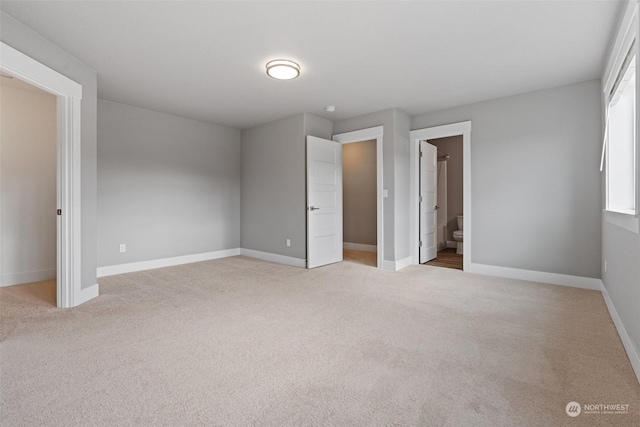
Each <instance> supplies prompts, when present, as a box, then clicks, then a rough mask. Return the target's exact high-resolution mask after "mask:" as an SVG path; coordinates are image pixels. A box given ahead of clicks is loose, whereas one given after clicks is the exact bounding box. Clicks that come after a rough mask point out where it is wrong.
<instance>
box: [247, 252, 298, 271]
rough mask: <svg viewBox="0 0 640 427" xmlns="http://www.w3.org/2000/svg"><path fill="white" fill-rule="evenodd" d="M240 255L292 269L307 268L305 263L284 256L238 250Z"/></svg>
mask: <svg viewBox="0 0 640 427" xmlns="http://www.w3.org/2000/svg"><path fill="white" fill-rule="evenodd" d="M240 255H245V256H248V257H251V258H258V259H261V260H264V261H271V262H277V263H278V264H285V265H291V266H293V267H300V268H307V261H306V260H304V259H300V258H294V257H290V256H285V255H278V254H272V253H271V252H262V251H254V250H253V249H245V248H242V249H240Z"/></svg>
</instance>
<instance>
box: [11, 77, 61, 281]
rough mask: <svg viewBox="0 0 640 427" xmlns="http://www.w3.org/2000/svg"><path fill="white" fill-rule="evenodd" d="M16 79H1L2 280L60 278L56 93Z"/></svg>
mask: <svg viewBox="0 0 640 427" xmlns="http://www.w3.org/2000/svg"><path fill="white" fill-rule="evenodd" d="M16 83H17V79H13V80H9V79H5V78H3V79H0V101H1V102H0V112H1V113H0V153H1V154H0V186H1V190H0V191H1V194H2V204H1V207H2V211H1V214H0V230H1V232H0V235H1V236H2V239H0V272H2V277H1V278H0V279H2V280H1V282H0V284H1V285H7V286H8V285H16V284H20V283H29V282H35V281H41V280H49V279H55V278H56V214H55V212H56V207H57V206H56V158H57V150H56V146H57V135H58V133H57V118H56V117H57V114H56V109H57V107H56V97H55V96H53V95H51V94H49V93H47V92H44V91H41V90H39V89H36V88H34V87H33V86H31V87H25V88H22V87H15V86H14V85H15V84H16ZM24 86H28V85H26V84H24Z"/></svg>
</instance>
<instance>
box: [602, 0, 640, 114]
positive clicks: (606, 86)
mask: <svg viewBox="0 0 640 427" xmlns="http://www.w3.org/2000/svg"><path fill="white" fill-rule="evenodd" d="M637 8H638V0H632V1H630V2H628V3H627V7H626V9H625V12H624V16H623V18H622V22H621V23H620V27H619V29H618V32H617V34H616V40H615V43H614V44H613V48H612V49H611V54H610V55H609V58H607V65H606V67H605V71H604V73H603V75H602V90H603V92H604V93H605V94H606V98H605V100H606V102H607V103H608V102H609V93H610V92H611V89H612V88H613V85H614V83H615V80H616V78H617V77H618V70H619V69H620V67H622V63H623V62H624V60H625V58H626V56H627V53H628V52H629V48H630V47H631V44H632V43H633V40H634V38H635V36H636V34H637V31H638V30H637V25H636V23H637V21H636V18H637V11H636V10H637Z"/></svg>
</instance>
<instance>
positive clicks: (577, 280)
mask: <svg viewBox="0 0 640 427" xmlns="http://www.w3.org/2000/svg"><path fill="white" fill-rule="evenodd" d="M465 237H466V236H465ZM471 273H475V274H483V275H485V276H496V277H505V278H508V279H518V280H527V281H529V282H539V283H548V284H551V285H560V286H570V287H573V288H582V289H591V290H595V291H599V290H600V287H601V286H600V283H601V282H602V281H601V280H600V279H594V278H592V277H582V276H572V275H569V274H558V273H547V272H544V271H533V270H521V269H519V268H509V267H499V266H496V265H486V264H476V263H472V264H471Z"/></svg>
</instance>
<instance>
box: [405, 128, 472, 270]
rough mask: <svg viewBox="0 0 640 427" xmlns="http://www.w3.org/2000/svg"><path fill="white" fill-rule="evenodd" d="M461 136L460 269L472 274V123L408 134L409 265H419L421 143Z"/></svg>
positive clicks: (415, 131)
mask: <svg viewBox="0 0 640 427" xmlns="http://www.w3.org/2000/svg"><path fill="white" fill-rule="evenodd" d="M457 135H462V169H463V171H462V182H463V184H462V185H463V190H462V191H463V196H462V199H463V201H462V206H463V208H462V211H463V214H464V220H463V221H464V224H463V229H464V240H463V242H462V245H463V252H464V257H463V260H462V262H463V269H464V271H467V272H468V271H470V270H471V238H472V234H471V215H472V210H471V121H466V122H459V123H452V124H448V125H443V126H435V127H430V128H425V129H416V130H412V131H411V132H410V134H409V158H410V162H411V164H410V176H411V179H410V197H411V200H410V205H409V208H410V212H409V233H410V236H409V243H410V244H411V263H412V264H419V250H418V241H419V239H418V237H419V236H418V230H419V220H420V218H419V215H418V209H419V204H418V199H419V197H420V194H419V187H418V180H419V178H420V167H419V161H420V158H419V157H418V152H419V145H420V141H424V140H430V139H438V138H445V137H448V136H457Z"/></svg>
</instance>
